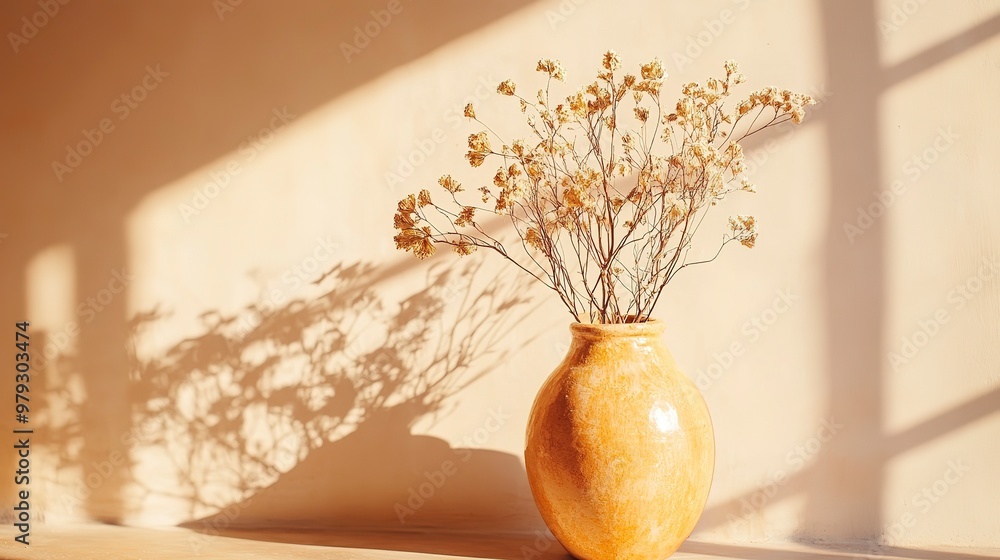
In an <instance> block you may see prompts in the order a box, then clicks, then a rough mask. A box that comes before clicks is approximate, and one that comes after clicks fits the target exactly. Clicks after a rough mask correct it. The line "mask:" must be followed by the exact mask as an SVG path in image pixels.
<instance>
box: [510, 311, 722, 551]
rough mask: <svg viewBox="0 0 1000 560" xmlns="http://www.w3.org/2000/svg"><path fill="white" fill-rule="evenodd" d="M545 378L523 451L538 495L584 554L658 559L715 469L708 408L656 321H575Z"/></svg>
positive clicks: (674, 543) (561, 534)
mask: <svg viewBox="0 0 1000 560" xmlns="http://www.w3.org/2000/svg"><path fill="white" fill-rule="evenodd" d="M571 330H572V333H573V343H572V345H571V346H570V349H569V353H568V354H567V356H566V358H565V359H564V360H563V362H562V363H561V364H560V365H559V367H558V368H556V370H555V371H554V372H553V373H552V375H551V376H549V378H548V380H546V381H545V384H544V385H542V388H541V390H540V391H539V393H538V396H537V397H536V398H535V404H534V406H533V407H532V410H531V416H530V418H529V419H528V432H527V442H526V444H525V451H524V459H525V466H526V467H527V471H528V481H529V482H530V484H531V492H532V494H533V495H534V497H535V503H536V504H537V505H538V509H539V511H540V512H541V514H542V518H543V519H544V520H545V523H546V525H548V527H549V529H550V530H551V531H552V533H553V534H554V535H555V537H556V538H557V539H558V540H559V542H560V543H562V545H563V546H564V547H565V548H566V550H568V551H569V552H570V554H572V555H573V556H575V557H577V558H580V559H581V560H640V559H641V560H662V559H664V558H666V557H667V556H670V555H671V554H672V553H673V552H674V551H675V550H677V548H678V547H679V546H680V545H681V543H682V542H683V541H684V539H686V538H687V537H688V535H690V534H691V531H692V530H693V529H694V526H695V523H697V521H698V518H699V517H700V516H701V512H702V510H703V509H704V508H705V501H706V500H707V499H708V490H709V488H710V487H711V485H712V474H713V472H714V469H715V438H714V434H713V431H712V420H711V418H710V417H709V414H708V407H707V406H706V405H705V400H704V399H703V398H702V396H701V393H699V392H698V389H697V387H695V385H694V383H692V382H691V381H690V379H688V377H687V376H685V375H684V374H683V373H681V372H680V370H678V369H677V364H676V363H675V362H674V360H673V358H672V357H671V355H670V353H669V352H668V351H667V348H666V346H665V345H664V344H663V341H662V335H663V324H662V323H660V322H658V321H649V322H644V323H627V324H617V325H600V324H583V323H575V324H573V325H572V326H571Z"/></svg>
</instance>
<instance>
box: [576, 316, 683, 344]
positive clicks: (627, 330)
mask: <svg viewBox="0 0 1000 560" xmlns="http://www.w3.org/2000/svg"><path fill="white" fill-rule="evenodd" d="M665 328H666V325H665V324H664V323H663V322H662V321H659V320H657V319H646V320H645V321H637V322H631V323H581V322H575V323H570V325H569V330H570V332H571V333H573V336H574V337H576V338H586V339H596V338H619V337H629V336H647V337H648V336H660V335H662V334H663V330H664V329H665Z"/></svg>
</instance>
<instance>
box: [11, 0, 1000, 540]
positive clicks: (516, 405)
mask: <svg viewBox="0 0 1000 560" xmlns="http://www.w3.org/2000/svg"><path fill="white" fill-rule="evenodd" d="M394 2H395V0H394ZM221 5H222V4H221V2H217V3H216V4H213V3H212V2H208V1H199V2H191V1H185V2H157V3H153V2H148V3H147V2H144V3H134V2H101V3H89V4H85V3H70V4H68V5H66V6H62V7H61V8H60V10H59V12H58V13H57V14H56V15H55V16H53V17H51V18H50V21H47V22H46V23H45V25H43V26H41V28H40V29H38V30H37V34H35V35H33V36H32V37H31V38H29V39H27V41H26V42H18V45H17V52H16V53H15V52H14V49H13V48H11V49H7V48H6V47H4V49H0V52H2V54H0V76H2V80H3V82H2V83H3V96H2V100H3V103H2V109H0V111H2V118H3V130H4V133H3V136H2V142H3V145H2V150H0V154H2V158H3V168H4V170H5V172H6V181H5V186H4V193H5V196H4V201H3V203H2V204H0V232H2V233H4V234H6V237H4V238H3V239H2V241H0V259H2V262H3V265H4V266H3V267H2V268H0V277H2V282H3V284H2V286H3V290H4V298H3V302H2V317H3V318H4V320H5V321H6V324H8V325H9V324H10V323H13V322H14V321H15V320H20V319H25V318H26V319H29V320H31V321H32V331H33V337H34V338H33V341H34V342H33V344H34V346H33V348H34V349H35V352H36V354H38V355H41V354H42V353H43V352H44V349H46V348H48V347H51V350H49V353H50V354H51V355H52V356H53V357H52V359H50V360H47V364H46V365H45V369H44V373H42V374H36V376H35V377H34V378H33V385H32V396H33V397H34V398H35V399H37V400H36V401H35V402H37V403H38V405H37V406H38V408H37V409H35V411H34V412H33V416H32V423H33V424H34V426H35V427H36V428H38V429H39V430H42V429H44V433H39V434H38V435H36V436H35V439H34V440H33V443H34V445H35V453H34V455H33V461H34V462H33V468H34V469H36V471H35V472H36V473H37V474H36V476H35V477H34V478H33V480H32V491H33V496H35V498H34V500H35V501H34V503H33V507H34V508H35V511H36V512H38V513H41V514H43V515H44V517H45V519H46V520H48V521H58V520H68V519H76V518H80V517H90V518H98V519H105V520H111V521H119V522H125V523H135V524H164V523H166V524H173V523H179V522H188V521H193V520H200V519H206V518H209V519H210V520H212V521H216V522H220V523H230V522H231V523H235V524H239V523H245V524H253V523H262V522H265V521H266V522H271V523H277V524H281V523H285V524H291V523H293V522H298V521H302V520H306V521H308V522H311V523H318V524H356V525H362V524H363V525H377V526H380V527H390V528H398V527H399V517H400V516H402V517H403V518H404V521H405V526H406V527H412V526H422V525H429V526H442V525H443V526H449V527H456V526H465V527H489V528H492V529H496V530H533V529H536V528H539V527H541V523H540V520H539V518H538V516H537V514H536V513H535V512H534V509H533V505H532V503H531V498H530V494H529V493H528V490H527V487H526V482H525V476H524V470H523V465H522V458H521V449H522V445H523V427H524V424H525V420H526V417H527V413H528V410H529V407H530V405H531V401H532V398H533V396H534V393H535V391H536V389H537V388H538V386H539V385H540V384H541V382H542V380H543V379H544V378H545V376H546V375H547V374H548V373H549V372H550V371H551V369H552V368H553V367H554V366H555V364H556V363H557V362H558V361H559V359H560V358H561V357H562V353H563V352H564V351H565V349H566V345H567V341H568V329H567V321H568V315H566V314H565V313H564V312H563V311H562V310H561V309H560V308H559V307H558V305H557V304H556V303H554V302H552V301H551V298H548V297H547V294H545V293H543V292H542V290H540V289H537V288H531V289H525V288H524V286H523V285H521V284H519V283H518V281H519V278H518V277H517V276H515V275H513V274H512V273H510V271H506V270H505V269H504V268H503V267H500V266H498V265H499V263H497V262H495V261H493V260H486V261H485V262H484V261H482V260H479V259H478V257H477V258H476V259H471V260H467V261H462V262H458V261H457V260H455V259H453V258H452V257H451V256H450V255H443V256H441V257H440V258H435V259H433V260H431V261H429V262H424V263H418V262H417V261H415V260H412V259H410V258H408V256H405V255H402V254H400V253H397V252H395V250H394V249H393V248H392V243H391V236H392V230H391V228H390V223H391V221H390V218H391V214H392V213H393V210H394V203H395V200H397V199H398V198H399V197H401V196H402V195H403V194H405V193H407V192H410V191H413V190H416V189H419V188H421V187H423V186H426V185H429V184H431V183H432V182H433V181H434V180H435V179H436V177H437V176H438V175H440V174H441V173H443V172H452V173H455V174H456V176H458V175H459V174H461V176H462V177H466V178H467V180H468V182H470V183H472V182H474V181H476V180H479V179H477V175H476V174H474V173H472V171H471V170H469V169H468V168H466V167H465V166H463V165H462V159H461V154H462V153H463V144H464V138H465V137H466V135H467V134H468V133H469V132H470V128H469V127H468V125H467V124H466V123H464V122H463V121H462V119H459V118H458V117H459V114H460V110H461V107H462V106H463V105H464V104H465V103H466V102H467V101H469V100H470V99H474V100H475V101H476V103H477V112H478V113H479V114H480V116H481V118H484V120H488V121H489V120H492V121H494V122H496V121H500V120H503V119H506V117H507V116H509V115H512V114H516V113H514V112H513V111H511V109H512V108H511V107H510V106H509V104H508V103H505V102H506V101H509V100H506V99H498V98H497V96H495V95H493V94H491V93H490V91H491V90H492V88H493V87H495V85H496V83H497V82H499V81H500V80H502V79H505V78H508V77H510V78H513V79H515V81H517V82H519V83H521V84H524V87H526V88H527V87H528V85H529V84H530V83H531V82H532V80H535V79H537V78H536V76H537V75H536V74H535V73H534V72H533V69H534V61H535V60H536V59H538V58H540V57H543V56H544V57H554V58H560V59H561V60H562V61H563V62H564V65H565V66H566V68H567V70H568V74H569V78H568V81H569V82H570V83H580V82H582V80H584V79H586V77H587V76H590V75H591V74H592V73H593V72H594V71H595V70H596V65H597V62H598V60H599V57H600V54H601V53H602V52H603V51H604V50H605V49H607V48H615V49H617V50H618V51H619V52H620V53H621V54H622V57H623V59H624V60H625V61H626V63H627V64H630V65H633V66H634V65H636V64H638V63H639V62H640V61H644V60H647V59H649V58H651V57H652V56H660V57H662V58H663V59H664V61H665V66H666V69H667V71H668V73H669V74H670V79H669V80H668V84H669V85H670V87H668V88H667V92H666V95H667V96H671V95H674V94H675V93H676V91H677V89H678V84H681V83H684V82H686V81H691V80H700V79H703V78H704V77H706V76H707V75H709V73H710V72H715V71H717V69H719V68H721V65H722V62H723V61H724V60H726V59H728V58H736V59H738V60H739V61H740V62H741V63H742V65H743V70H744V72H745V73H746V74H747V75H748V76H749V78H750V83H749V86H750V87H757V86H763V85H772V84H773V85H780V86H783V87H789V88H791V89H799V90H805V91H809V92H812V94H813V95H814V96H816V97H818V98H820V99H821V103H820V104H819V105H818V106H817V107H815V108H814V110H813V111H812V112H811V113H810V114H809V116H808V118H807V122H806V123H805V124H803V125H802V126H801V127H799V128H797V129H795V130H794V131H791V132H788V133H787V134H785V133H783V132H779V133H776V134H774V135H772V136H770V137H768V138H764V139H761V140H760V141H759V142H756V143H754V144H752V145H748V146H747V149H748V152H749V153H750V154H751V158H752V159H753V161H754V164H753V167H754V169H753V173H752V175H753V180H754V182H755V183H757V184H758V185H759V194H758V195H756V196H754V197H747V198H744V199H740V200H739V201H738V203H737V204H735V205H734V206H732V207H731V209H732V211H733V212H736V211H737V210H738V211H740V212H751V211H752V212H753V213H755V214H756V215H757V216H758V220H759V223H760V224H761V236H760V239H759V241H758V246H757V248H755V249H754V250H753V251H743V250H732V251H728V252H727V253H726V254H724V255H723V257H722V258H720V259H719V261H717V262H716V263H715V264H713V265H711V266H710V267H701V268H695V269H692V270H690V271H689V272H687V273H685V274H683V275H681V276H679V277H678V279H677V280H676V282H675V283H674V284H673V285H672V286H671V289H670V290H669V293H668V297H667V298H666V302H665V303H664V305H662V306H661V308H660V309H659V310H658V312H657V314H656V315H657V316H658V317H659V318H661V319H663V320H664V321H666V322H667V323H668V332H667V337H668V344H669V346H670V348H671V349H672V350H673V352H674V354H675V357H676V358H677V360H678V362H679V363H680V364H681V365H682V367H684V368H685V369H686V370H687V371H688V372H689V373H690V374H691V375H692V377H694V378H695V380H696V381H697V382H698V383H699V385H700V386H702V388H703V390H704V392H705V396H706V398H707V400H708V403H709V406H710V409H711V411H712V414H713V418H714V422H715V427H716V432H717V446H718V464H717V469H716V474H715V482H714V486H713V489H712V495H711V498H710V501H709V505H708V509H707V511H706V513H705V515H704V517H703V519H702V522H701V524H700V525H699V527H698V529H697V530H696V536H697V537H698V538H701V539H707V540H720V541H733V542H745V541H763V540H780V539H801V540H807V541H854V540H871V539H875V538H880V539H881V540H883V541H884V542H888V543H890V544H894V545H898V546H923V545H956V546H997V547H1000V529H998V525H997V519H1000V509H998V508H1000V506H998V503H1000V501H998V498H1000V477H998V476H997V474H998V473H1000V450H998V447H997V445H996V442H997V441H998V437H1000V414H997V410H998V408H1000V373H998V369H997V366H996V364H997V363H998V360H1000V344H998V335H1000V321H998V318H1000V298H998V293H1000V292H998V289H997V286H998V281H1000V276H998V275H1000V220H998V219H997V208H998V207H1000V206H998V203H1000V194H998V192H1000V191H998V188H997V179H996V177H997V171H998V169H997V160H996V157H995V154H996V149H997V143H996V140H995V138H994V137H993V135H992V134H993V131H994V128H995V123H996V122H997V118H998V117H1000V110H998V108H997V105H996V99H997V98H998V95H997V94H998V93H1000V92H998V90H1000V80H998V76H997V72H996V70H997V66H998V62H1000V50H998V47H1000V42H998V39H997V37H996V34H997V32H998V31H1000V19H998V18H1000V15H998V14H1000V6H998V5H997V4H995V3H992V2H975V1H960V2H944V1H943V0H925V1H918V0H895V1H889V0H886V1H881V2H876V3H871V2H867V1H861V0H859V1H852V2H826V3H820V2H778V1H764V0H733V1H728V0H720V1H713V2H699V3H694V2H685V3H681V2H679V1H667V2H615V3H611V2H604V1H600V0H590V1H581V0H575V1H571V0H564V1H563V2H561V3H557V2H528V1H526V0H525V1H508V2H498V3H490V4H488V5H485V6H482V5H477V6H476V7H475V8H473V7H471V5H469V4H467V3H461V2H423V3H416V2H411V1H406V0H400V3H399V4H396V3H386V2H379V1H375V2H366V3H356V2H351V3H346V2H344V3H328V2H304V1H303V2H294V3H286V4H279V3H277V2H270V3H250V2H244V3H242V4H239V5H236V6H235V7H234V8H233V9H232V10H231V11H229V10H226V11H222V12H221V15H220V13H217V12H218V11H219V9H220V8H219V6H221ZM388 8H392V9H393V10H394V11H395V12H396V13H394V14H393V13H391V12H388V11H385V12H384V13H382V15H381V16H380V17H381V18H382V20H383V21H386V22H387V25H385V26H384V27H383V26H381V25H380V24H376V23H371V24H370V25H369V28H370V29H372V30H377V31H378V33H377V35H376V36H375V37H374V38H372V39H371V40H370V44H363V43H362V42H358V43H357V44H358V45H361V47H362V48H359V49H358V50H357V51H345V47H344V44H346V43H349V42H352V41H354V40H355V34H356V30H355V27H361V28H364V27H365V25H366V24H368V23H367V22H369V20H371V19H372V18H373V16H372V15H371V10H376V11H380V10H388ZM39 9H40V8H38V6H37V5H36V4H35V3H33V2H6V3H4V5H3V7H2V8H0V11H2V15H0V21H2V23H3V25H2V26H0V28H2V30H3V31H4V32H5V33H7V32H8V31H11V32H15V33H20V32H21V31H19V28H20V27H22V26H23V24H24V22H23V21H21V18H22V17H25V16H27V17H29V18H30V17H31V16H32V14H34V13H35V12H36V11H38V10H39ZM389 16H391V17H389ZM38 17H39V18H40V21H41V19H45V18H41V16H38ZM28 31H29V34H30V29H29V30H28ZM9 37H10V36H9V35H8V38H9ZM345 42H346V43H345ZM345 52H346V53H347V54H346V55H345ZM348 59H349V60H348ZM157 68H159V71H160V73H156V69H157ZM150 69H152V71H153V72H152V73H150V71H151V70H150ZM147 76H148V77H147ZM144 80H145V85H143V83H144ZM481 84H486V85H485V86H482V85H481ZM134 88H138V89H134ZM133 91H134V92H135V97H136V100H133V101H132V105H131V106H130V105H128V104H127V102H128V100H127V99H121V96H122V95H126V96H130V95H132V93H131V92H133ZM139 97H141V98H142V100H141V101H138V100H137V99H138V98H139ZM116 100H117V101H116ZM105 119H107V120H105ZM508 120H509V119H508ZM102 123H103V126H104V127H105V129H106V130H105V131H104V132H103V137H102V138H101V140H100V142H99V143H98V144H97V145H96V146H94V147H93V149H92V150H90V152H91V153H89V155H86V156H85V157H82V158H81V160H80V161H79V162H78V163H79V164H78V166H76V167H73V168H72V170H71V171H69V172H66V170H63V173H61V174H60V173H57V172H56V171H54V170H53V166H52V164H53V161H60V162H64V163H65V161H66V158H67V149H68V147H69V146H76V145H77V144H79V143H80V142H85V135H84V133H83V132H81V131H82V130H84V129H87V130H91V129H95V128H100V127H101V126H102ZM95 134H96V133H91V136H92V137H95V138H96V136H95ZM82 148H83V150H84V151H87V148H88V146H86V145H84V146H82ZM421 149H423V151H425V152H429V153H428V154H427V155H424V154H421V152H420V150H421ZM418 154H419V155H418ZM408 157H411V158H412V159H413V160H414V161H416V162H417V164H416V165H413V166H412V169H410V168H403V169H400V167H399V165H400V161H401V158H402V159H406V158H408ZM421 160H422V161H421ZM391 173H396V174H397V175H399V178H400V179H402V181H401V182H400V181H396V179H395V178H393V177H392V176H391V175H389V174H391ZM482 180H488V178H485V177H484V178H483V179H482ZM894 185H895V188H896V190H897V192H898V193H901V194H895V195H892V196H891V198H892V200H890V199H889V198H888V196H889V195H884V194H883V195H882V198H883V199H884V200H885V202H886V203H885V207H886V208H883V206H880V204H881V203H879V202H878V201H879V195H878V194H876V193H883V192H885V191H890V192H891V189H892V188H893V186H894ZM217 187H218V188H217ZM859 208H871V210H870V212H873V213H874V214H875V215H876V216H875V217H872V218H871V219H870V220H868V219H867V218H861V217H859V216H860V215H859ZM883 210H884V212H883ZM719 217H720V218H722V217H723V216H719ZM859 220H860V221H859ZM719 223H721V222H719ZM719 223H716V224H708V225H706V228H707V227H710V226H712V225H719ZM846 224H851V225H854V226H857V227H858V229H857V230H855V231H847V230H845V225H846ZM987 263H992V264H990V266H992V267H993V268H989V267H988V266H985V264H987ZM123 271H124V272H123ZM327 272H328V273H329V274H326V275H324V273H327ZM119 277H122V278H123V280H124V284H125V285H124V288H123V289H121V288H122V283H123V280H120V279H118V278H119ZM317 279H321V281H320V282H319V283H316V284H314V283H313V281H314V280H317ZM962 286H964V287H963V288H960V287H962ZM88 298H91V299H90V301H89V302H88ZM80 306H82V307H80ZM497 309H502V310H503V311H501V312H497V311H496V310H497ZM76 327H79V329H77V328H76ZM922 328H923V329H925V330H926V331H927V332H929V333H930V334H927V335H924V334H920V330H921V329H922ZM77 331H79V332H77ZM469 333H474V334H471V335H470V334H469ZM905 341H910V342H905ZM909 343H916V345H918V346H919V348H913V349H911V348H909V347H908V346H907V344H909ZM910 350H913V352H910ZM8 351H9V350H8ZM5 352H6V351H5ZM893 353H898V354H900V356H901V357H899V358H898V359H897V358H896V357H895V356H894V354H893ZM5 356H6V354H5ZM5 360H8V361H7V362H5V363H11V362H10V360H13V357H12V356H9V359H8V358H5ZM0 390H2V392H3V393H2V395H5V396H2V400H3V401H4V402H9V401H11V400H12V395H11V391H12V388H11V387H10V384H9V383H5V384H3V387H2V389H0ZM5 422H8V421H7V420H5ZM5 425H6V424H5ZM4 449H6V451H4V454H5V455H4V458H5V460H4V461H3V464H4V465H6V466H4V467H3V468H4V469H12V468H13V459H12V458H11V456H10V451H9V449H8V446H4ZM428 473H429V474H428ZM9 478H10V477H8V476H6V475H5V476H3V480H7V481H8V482H7V483H6V484H7V486H6V487H5V490H4V502H5V503H8V502H9V501H10V497H11V491H12V490H13V488H12V487H11V486H10V481H9ZM428 480H430V482H431V483H435V482H436V483H438V484H440V488H434V489H433V495H432V496H431V497H430V498H428V499H425V500H423V502H424V503H422V504H421V503H420V502H419V501H413V502H411V503H409V504H407V500H408V499H409V497H410V495H411V489H412V490H413V491H419V490H421V489H423V490H424V491H425V493H429V492H430V491H429V490H428V489H429V488H431V486H427V485H426V484H425V485H424V486H423V488H421V485H422V484H424V483H425V482H426V481H428ZM88 485H89V486H88ZM90 487H93V489H91V488H90ZM411 506H413V507H412V510H413V511H412V513H410V512H409V511H408V510H406V509H402V508H404V507H406V508H410V507H411ZM5 508H6V506H5ZM213 516H214V517H213Z"/></svg>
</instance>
